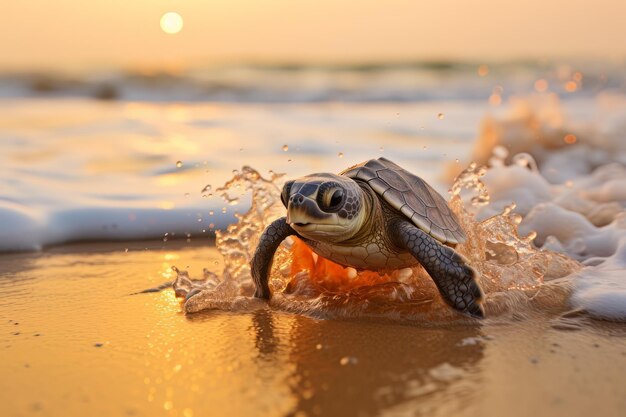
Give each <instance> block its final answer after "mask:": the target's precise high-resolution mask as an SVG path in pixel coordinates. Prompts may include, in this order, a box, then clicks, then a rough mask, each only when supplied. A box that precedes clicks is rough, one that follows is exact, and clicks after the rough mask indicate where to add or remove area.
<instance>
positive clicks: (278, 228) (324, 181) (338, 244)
mask: <svg viewBox="0 0 626 417" xmlns="http://www.w3.org/2000/svg"><path fill="white" fill-rule="evenodd" d="M281 199H282V202H283V204H284V205H285V207H286V208H287V216H286V217H281V218H280V219H278V220H276V221H274V222H273V223H272V224H270V225H269V226H268V227H267V229H265V231H264V232H263V234H262V236H261V238H260V241H259V245H258V247H257V249H256V252H255V254H254V257H253V259H252V263H251V268H252V278H253V279H254V283H255V285H256V292H255V297H259V298H265V299H269V298H270V297H271V292H270V288H269V285H268V278H269V273H270V270H271V266H272V258H273V256H274V252H275V251H276V249H277V248H278V246H279V245H280V243H281V242H282V241H283V240H284V239H285V238H286V237H287V236H290V235H296V236H298V237H299V238H300V239H302V240H303V241H304V242H305V243H306V244H307V245H308V246H309V247H310V248H311V249H312V250H313V251H314V252H315V253H317V254H318V255H320V256H322V257H324V258H326V259H329V260H331V261H333V262H336V263H338V264H341V265H344V266H351V267H354V268H357V269H367V270H374V271H385V270H393V269H400V268H406V267H410V266H413V265H416V264H418V263H420V264H421V265H422V266H423V267H424V268H425V269H426V271H427V272H428V274H429V275H430V276H431V277H432V279H433V280H434V281H435V284H436V285H437V288H438V289H439V292H440V293H441V296H442V298H443V299H444V300H445V302H446V303H448V304H449V305H450V306H451V307H453V308H454V309H456V310H458V311H460V312H462V313H465V314H468V315H470V316H473V317H484V311H483V308H482V306H481V302H482V299H483V293H482V291H481V289H480V286H479V284H478V281H477V274H476V271H475V270H474V269H473V268H472V267H470V266H469V265H468V264H467V262H466V261H465V259H463V257H462V256H461V255H459V254H458V253H457V252H456V251H454V249H453V248H454V246H456V244H458V243H463V242H464V241H465V240H466V236H465V233H464V232H463V230H462V229H461V226H460V225H459V222H458V220H457V218H456V216H455V215H454V213H452V211H451V210H450V208H449V207H448V204H447V203H446V201H445V200H444V198H443V197H442V196H441V195H439V194H438V193H437V192H436V191H435V190H434V189H433V188H432V187H431V186H430V185H428V184H427V183H426V182H425V181H424V180H422V179H421V178H419V177H417V176H416V175H413V174H411V173H410V172H408V171H406V170H404V169H403V168H401V167H400V166H398V165H396V164H395V163H393V162H391V161H389V160H388V159H385V158H379V159H371V160H369V161H367V162H364V163H362V164H359V165H355V166H353V167H351V168H348V169H347V170H345V171H343V172H342V173H341V174H340V175H334V174H326V173H323V174H311V175H307V176H305V177H302V178H299V179H297V180H294V181H288V182H287V183H285V185H284V187H283V190H282V195H281Z"/></svg>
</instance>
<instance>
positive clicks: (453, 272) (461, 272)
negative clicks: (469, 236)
mask: <svg viewBox="0 0 626 417" xmlns="http://www.w3.org/2000/svg"><path fill="white" fill-rule="evenodd" d="M390 234H391V235H392V236H393V237H394V240H395V241H396V244H398V245H399V246H400V247H402V248H404V249H406V250H408V251H409V252H410V253H411V254H412V255H413V256H414V257H415V258H416V259H417V260H418V261H419V262H420V263H421V264H422V265H423V266H424V268H425V269H426V272H428V274H429V275H430V276H431V278H432V279H433V281H435V284H436V285H437V289H439V292H440V293H441V297H442V298H443V299H444V301H445V302H446V303H447V304H449V305H450V306H451V307H452V308H454V309H455V310H457V311H459V312H461V313H464V314H469V315H470V316H472V317H477V318H482V317H484V316H485V312H484V310H483V307H482V305H481V302H482V300H483V292H482V290H481V288H480V285H479V284H478V281H477V273H476V271H475V270H474V269H473V268H472V267H470V266H469V265H468V264H467V263H466V261H465V260H464V259H463V257H462V256H461V255H459V254H458V253H457V252H455V251H454V249H452V248H450V247H448V246H444V245H442V244H441V243H439V242H438V241H437V240H435V239H434V238H432V237H431V236H430V235H428V234H427V233H425V232H423V231H422V230H420V229H419V228H418V227H416V226H414V225H413V224H411V223H409V222H408V221H404V220H403V221H398V222H397V223H396V224H395V225H393V227H392V230H391V231H390Z"/></svg>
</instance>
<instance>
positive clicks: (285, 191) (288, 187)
mask: <svg viewBox="0 0 626 417" xmlns="http://www.w3.org/2000/svg"><path fill="white" fill-rule="evenodd" d="M293 183H294V181H287V182H286V183H285V185H284V186H283V192H282V193H280V200H281V201H282V202H283V205H284V206H285V208H287V205H288V204H289V195H290V194H291V186H292V185H293Z"/></svg>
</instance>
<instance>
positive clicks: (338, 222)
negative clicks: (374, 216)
mask: <svg viewBox="0 0 626 417" xmlns="http://www.w3.org/2000/svg"><path fill="white" fill-rule="evenodd" d="M364 198H365V196H364V195H363V191H362V190H361V187H359V186H358V185H357V183H356V182H354V180H352V179H350V178H348V177H342V176H339V175H334V174H312V175H307V176H306V177H302V178H298V179H297V180H293V181H288V182H286V183H285V185H284V187H283V192H282V194H281V200H282V202H283V204H284V205H285V207H286V208H287V223H289V225H290V226H291V227H292V228H293V229H294V230H295V231H296V232H298V234H300V235H302V236H304V237H306V238H308V239H311V240H316V241H324V242H341V241H343V240H347V239H349V238H351V237H352V236H354V235H355V234H356V232H358V231H359V229H360V228H361V225H362V224H363V220H364V218H365V214H364V212H365V211H366V210H365V208H364Z"/></svg>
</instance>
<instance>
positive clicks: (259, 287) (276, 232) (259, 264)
mask: <svg viewBox="0 0 626 417" xmlns="http://www.w3.org/2000/svg"><path fill="white" fill-rule="evenodd" d="M296 234H297V233H296V231H295V230H293V229H292V228H291V226H289V225H288V224H287V218H286V217H281V218H280V219H278V220H275V221H274V222H272V224H270V225H269V226H268V227H267V228H266V229H265V231H264V232H263V234H262V235H261V238H260V239H259V245H258V246H257V248H256V251H255V252H254V257H253V258H252V262H251V263H250V269H251V271H252V279H253V280H254V285H255V286H256V291H255V292H254V296H255V297H257V298H265V299H266V300H269V299H270V298H271V297H272V294H271V292H270V287H269V285H268V281H269V275H270V271H271V269H272V260H273V259H274V253H275V252H276V249H278V246H279V245H280V243H281V242H282V241H283V240H285V238H286V237H287V236H290V235H296Z"/></svg>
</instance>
